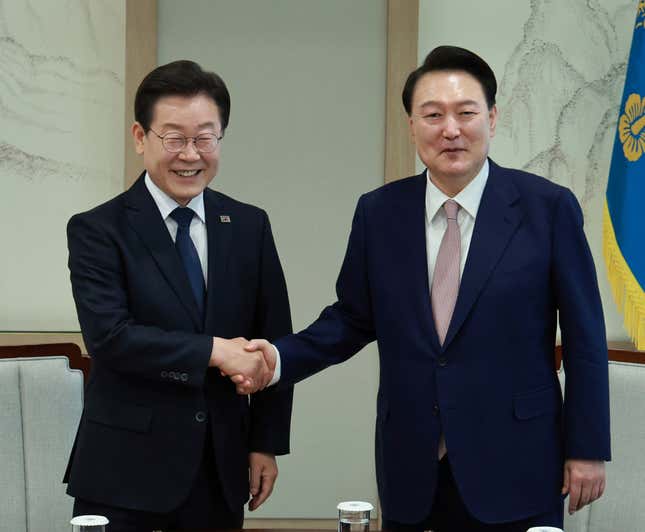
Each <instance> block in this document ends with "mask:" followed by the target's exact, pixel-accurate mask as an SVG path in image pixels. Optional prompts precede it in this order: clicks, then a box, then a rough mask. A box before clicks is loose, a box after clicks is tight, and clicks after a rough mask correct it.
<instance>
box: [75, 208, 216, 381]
mask: <svg viewBox="0 0 645 532" xmlns="http://www.w3.org/2000/svg"><path fill="white" fill-rule="evenodd" d="M67 240H68V247H69V269H70V279H71V283H72V292H73V295H74V301H75V303H76V310H77V313H78V319H79V322H80V325H81V330H82V332H83V339H84V341H85V344H86V345H87V349H88V352H89V353H90V355H91V357H92V361H93V364H102V365H104V366H106V367H109V368H110V369H111V370H113V371H117V372H120V373H124V374H128V375H132V376H133V377H137V378H145V379H149V380H154V381H160V382H164V383H167V384H168V385H173V386H177V385H182V386H190V387H201V386H202V384H203V381H204V377H205V374H206V368H207V367H208V361H209V359H210V353H211V350H212V342H213V339H212V338H211V337H210V336H206V335H199V334H192V333H190V332H183V331H178V330H175V331H167V330H163V329H161V328H159V327H154V326H151V325H145V324H142V323H137V322H136V321H135V320H134V318H133V316H132V314H131V312H130V310H129V308H128V287H127V282H126V276H125V272H124V270H123V268H124V266H123V263H122V260H121V256H120V251H119V247H118V245H117V243H116V240H115V238H114V236H113V235H111V234H110V230H109V229H108V228H106V227H105V226H104V225H102V224H101V223H99V222H98V221H97V220H96V219H95V218H93V217H91V216H89V215H87V214H82V215H76V216H74V217H72V219H71V220H70V221H69V224H68V226H67ZM170 371H173V372H176V374H179V375H180V378H178V379H172V380H171V379H169V378H168V377H167V374H168V372H170Z"/></svg>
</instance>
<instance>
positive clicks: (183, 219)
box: [170, 207, 195, 229]
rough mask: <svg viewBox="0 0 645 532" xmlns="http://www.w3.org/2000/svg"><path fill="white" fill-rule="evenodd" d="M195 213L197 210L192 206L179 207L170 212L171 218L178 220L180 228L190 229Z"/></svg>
mask: <svg viewBox="0 0 645 532" xmlns="http://www.w3.org/2000/svg"><path fill="white" fill-rule="evenodd" d="M194 215H195V211H193V210H192V209H191V208H190V207H177V208H176V209H175V210H174V211H172V212H171V213H170V216H171V218H172V219H173V220H175V222H177V225H178V226H179V228H180V229H188V228H189V227H190V222H191V221H192V219H193V216H194Z"/></svg>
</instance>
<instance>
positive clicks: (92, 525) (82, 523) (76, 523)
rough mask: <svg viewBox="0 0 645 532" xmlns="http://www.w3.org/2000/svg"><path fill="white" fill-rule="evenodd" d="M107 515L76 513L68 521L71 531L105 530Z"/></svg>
mask: <svg viewBox="0 0 645 532" xmlns="http://www.w3.org/2000/svg"><path fill="white" fill-rule="evenodd" d="M109 522H110V521H108V518H107V517H103V516H102V515H78V516H76V517H74V519H72V520H71V521H70V522H69V523H70V524H71V525H72V532H105V525H107V524H108V523H109Z"/></svg>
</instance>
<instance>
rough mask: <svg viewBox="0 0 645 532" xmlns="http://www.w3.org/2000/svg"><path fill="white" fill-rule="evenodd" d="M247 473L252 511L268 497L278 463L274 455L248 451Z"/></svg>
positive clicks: (276, 473)
mask: <svg viewBox="0 0 645 532" xmlns="http://www.w3.org/2000/svg"><path fill="white" fill-rule="evenodd" d="M249 475H250V485H251V486H250V487H251V502H249V510H250V511H251V512H252V511H253V510H255V509H256V508H259V507H260V505H261V504H262V503H263V502H264V501H266V500H267V499H268V498H269V495H271V492H272V491H273V485H274V484H275V479H276V478H277V477H278V465H277V464H276V461H275V456H274V455H272V454H268V453H249Z"/></svg>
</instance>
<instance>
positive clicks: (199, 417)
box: [195, 410, 206, 423]
mask: <svg viewBox="0 0 645 532" xmlns="http://www.w3.org/2000/svg"><path fill="white" fill-rule="evenodd" d="M195 421H198V422H199V423H203V422H204V421H206V412H202V411H201V410H200V411H199V412H197V413H196V414H195Z"/></svg>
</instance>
